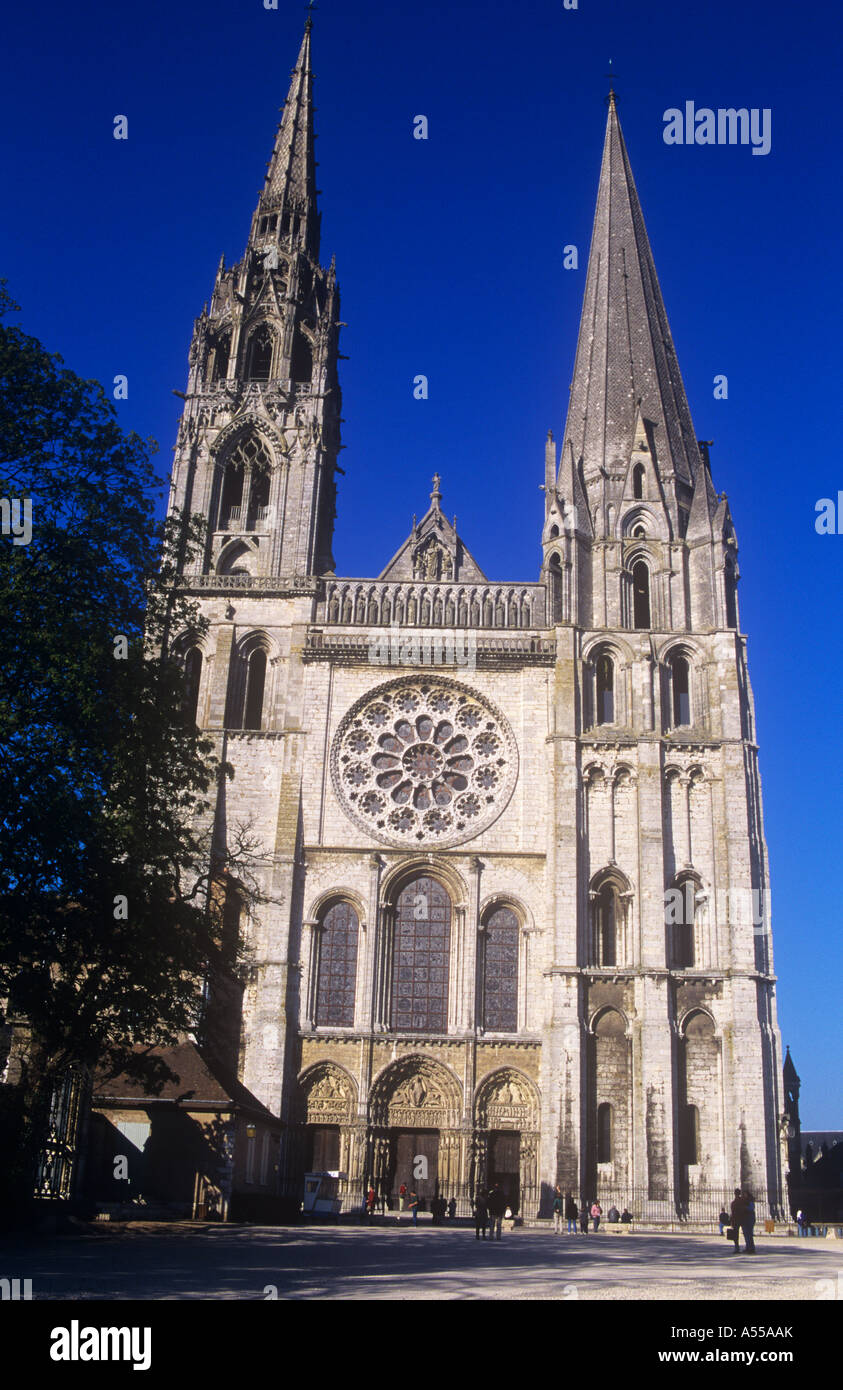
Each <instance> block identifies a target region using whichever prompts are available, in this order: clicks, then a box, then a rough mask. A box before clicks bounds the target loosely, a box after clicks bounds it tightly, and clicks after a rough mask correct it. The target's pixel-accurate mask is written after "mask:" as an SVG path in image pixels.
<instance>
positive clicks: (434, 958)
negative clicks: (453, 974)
mask: <svg viewBox="0 0 843 1390" xmlns="http://www.w3.org/2000/svg"><path fill="white" fill-rule="evenodd" d="M450 955H451V899H450V898H449V896H448V894H447V893H446V891H445V889H444V888H443V887H442V885H441V883H439V882H438V880H437V879H435V878H429V877H427V876H420V877H419V878H414V879H413V880H412V881H411V882H410V883H408V884H407V886H406V888H404V889H403V891H402V892H401V894H400V896H399V898H398V903H397V905H396V912H395V938H394V943H393V958H392V1027H393V1028H394V1029H395V1030H396V1031H397V1032H401V1033H445V1032H447V1029H448V975H449V969H450Z"/></svg>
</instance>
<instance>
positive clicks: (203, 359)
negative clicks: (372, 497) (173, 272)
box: [172, 20, 341, 579]
mask: <svg viewBox="0 0 843 1390" xmlns="http://www.w3.org/2000/svg"><path fill="white" fill-rule="evenodd" d="M310 33H311V30H310V21H309V20H308V23H307V27H306V30H305V35H304V39H303V41H302V46H301V50H300V52H299V57H298V62H297V64H296V67H295V69H294V72H293V78H292V85H291V87H290V94H289V96H288V98H287V101H286V103H285V105H284V110H283V115H282V118H281V124H280V126H279V127H278V133H277V135H276V138H275V146H274V148H273V151H272V158H271V159H270V161H269V165H268V166H267V173H266V179H265V182H264V187H263V189H262V190H261V193H260V195H259V197H258V203H257V207H256V208H255V212H254V216H253V217H252V226H251V230H250V233H249V240H248V244H247V246H246V252H245V255H244V256H243V259H242V260H241V261H239V262H238V263H237V264H236V265H234V266H231V267H229V268H226V266H225V261H224V258H223V260H221V261H220V265H219V269H218V270H217V277H216V281H215V283H214V290H213V294H212V296H211V307H210V312H209V311H208V308H207V305H206V306H205V308H204V309H203V311H202V313H201V315H200V316H199V318H198V319H197V320H196V324H195V327H194V331H193V341H192V343H191V346H190V374H189V377H188V386H187V405H186V408H185V412H184V416H183V419H182V424H181V429H180V431H179V439H178V444H177V447H176V461H175V467H174V471H173V483H172V489H173V501H174V502H175V504H177V505H178V506H180V507H183V508H185V509H186V510H188V511H191V510H192V511H196V512H201V513H202V514H203V516H204V517H205V518H206V519H207V522H208V550H207V557H206V558H207V569H208V570H209V571H212V572H214V573H217V574H232V575H238V574H248V575H251V576H253V577H254V578H256V579H257V578H261V579H268V578H270V577H271V576H277V575H282V574H283V575H298V576H299V577H300V578H305V577H307V576H311V575H316V574H322V573H325V572H326V571H329V570H332V569H333V558H332V555H331V541H332V536H333V529H334V516H335V514H336V508H335V482H334V469H335V467H336V459H337V450H338V447H339V421H340V404H341V401H340V391H339V385H338V382H337V341H338V335H339V291H338V289H337V283H336V275H335V272H334V267H333V264H332V265H331V267H330V268H329V269H327V270H326V269H324V267H322V266H321V265H320V264H319V234H320V226H319V222H320V219H319V213H318V211H317V203H316V195H317V189H316V161H315V159H314V156H313V149H314V132H313V73H312V71H311V67H310ZM275 455H278V458H277V460H276V461H277V463H278V464H280V465H282V466H280V467H272V466H271V465H270V458H271V457H274V456H275ZM222 460H225V467H224V468H223V467H222V463H221V461H222Z"/></svg>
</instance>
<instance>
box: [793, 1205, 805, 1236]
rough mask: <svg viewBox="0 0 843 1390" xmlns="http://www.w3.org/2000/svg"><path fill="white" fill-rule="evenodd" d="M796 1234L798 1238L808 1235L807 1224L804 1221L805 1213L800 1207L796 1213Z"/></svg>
mask: <svg viewBox="0 0 843 1390" xmlns="http://www.w3.org/2000/svg"><path fill="white" fill-rule="evenodd" d="M796 1233H797V1235H800V1236H806V1235H807V1234H808V1223H807V1221H806V1220H805V1213H804V1211H802V1209H801V1207H800V1209H799V1211H798V1212H797V1213H796Z"/></svg>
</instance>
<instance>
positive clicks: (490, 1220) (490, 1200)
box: [474, 1183, 509, 1240]
mask: <svg viewBox="0 0 843 1390" xmlns="http://www.w3.org/2000/svg"><path fill="white" fill-rule="evenodd" d="M507 1214H509V1204H508V1199H507V1196H506V1193H505V1192H502V1191H501V1188H500V1184H499V1183H495V1184H494V1185H493V1186H492V1187H491V1188H490V1190H489V1191H488V1192H487V1191H486V1189H485V1188H483V1187H481V1188H480V1189H479V1191H478V1193H477V1196H476V1197H475V1199H474V1238H475V1240H480V1239H481V1238H482V1239H483V1240H485V1239H486V1232H487V1231H488V1232H489V1239H490V1240H500V1238H501V1229H502V1227H503V1219H504V1217H505V1216H506V1215H507Z"/></svg>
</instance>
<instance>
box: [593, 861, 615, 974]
mask: <svg viewBox="0 0 843 1390" xmlns="http://www.w3.org/2000/svg"><path fill="white" fill-rule="evenodd" d="M619 926H620V897H619V894H618V889H617V885H616V884H614V883H611V882H609V883H604V884H603V886H602V888H600V889H599V890H598V892H597V896H596V898H594V899H593V933H592V935H593V960H594V964H595V965H603V966H614V965H617V963H618V928H619Z"/></svg>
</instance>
